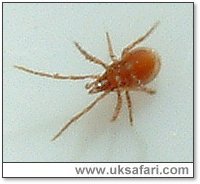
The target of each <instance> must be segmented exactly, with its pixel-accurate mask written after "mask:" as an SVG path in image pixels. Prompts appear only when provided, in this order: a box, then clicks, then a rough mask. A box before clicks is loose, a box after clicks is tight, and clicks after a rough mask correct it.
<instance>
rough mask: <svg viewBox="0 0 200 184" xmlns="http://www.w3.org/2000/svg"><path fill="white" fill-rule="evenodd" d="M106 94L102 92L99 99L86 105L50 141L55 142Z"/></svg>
mask: <svg viewBox="0 0 200 184" xmlns="http://www.w3.org/2000/svg"><path fill="white" fill-rule="evenodd" d="M107 94H108V92H104V93H103V94H102V95H100V96H99V97H97V98H96V100H94V101H93V102H92V103H91V104H90V105H88V106H87V107H86V108H84V109H83V110H82V111H81V112H79V113H78V114H76V115H75V116H74V117H72V119H71V120H70V121H69V122H67V123H66V124H65V125H64V126H63V127H62V128H61V130H60V131H59V132H58V133H57V134H56V135H55V136H54V137H53V139H52V141H54V140H56V139H57V138H58V137H59V136H60V135H61V134H62V133H63V132H64V131H65V130H66V129H67V128H68V127H69V125H71V124H72V123H73V122H75V121H77V120H78V119H79V118H80V117H81V116H83V115H84V114H85V113H87V112H88V111H89V110H91V109H92V108H93V107H94V105H95V104H96V103H97V102H98V101H100V100H101V99H103V98H104V97H105V96H106V95H107Z"/></svg>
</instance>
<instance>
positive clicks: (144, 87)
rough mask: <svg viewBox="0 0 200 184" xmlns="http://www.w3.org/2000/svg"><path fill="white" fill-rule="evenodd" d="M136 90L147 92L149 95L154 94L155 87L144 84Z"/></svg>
mask: <svg viewBox="0 0 200 184" xmlns="http://www.w3.org/2000/svg"><path fill="white" fill-rule="evenodd" d="M138 90H140V91H143V92H145V93H148V94H149V95H154V94H155V93H156V90H155V89H151V88H147V87H146V86H140V87H139V88H138Z"/></svg>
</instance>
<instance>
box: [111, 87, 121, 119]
mask: <svg viewBox="0 0 200 184" xmlns="http://www.w3.org/2000/svg"><path fill="white" fill-rule="evenodd" d="M121 108H122V96H121V92H120V91H119V90H118V91H117V105H116V107H115V111H114V113H113V116H112V119H111V121H115V120H116V119H117V117H118V116H119V113H120V111H121Z"/></svg>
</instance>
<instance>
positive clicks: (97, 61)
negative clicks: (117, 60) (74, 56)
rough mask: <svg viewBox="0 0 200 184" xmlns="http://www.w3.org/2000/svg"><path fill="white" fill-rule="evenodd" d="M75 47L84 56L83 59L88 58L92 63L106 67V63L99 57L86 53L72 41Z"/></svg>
mask: <svg viewBox="0 0 200 184" xmlns="http://www.w3.org/2000/svg"><path fill="white" fill-rule="evenodd" d="M74 44H75V46H76V48H77V49H78V50H79V51H80V53H81V54H83V55H84V56H85V59H87V60H89V61H90V62H92V63H95V64H98V65H101V66H103V67H104V68H105V69H106V68H107V67H108V65H107V64H105V63H104V62H103V61H101V60H100V59H98V58H96V57H95V56H92V55H91V54H89V53H87V51H85V50H84V49H83V48H82V47H81V46H80V45H79V44H78V43H77V42H74Z"/></svg>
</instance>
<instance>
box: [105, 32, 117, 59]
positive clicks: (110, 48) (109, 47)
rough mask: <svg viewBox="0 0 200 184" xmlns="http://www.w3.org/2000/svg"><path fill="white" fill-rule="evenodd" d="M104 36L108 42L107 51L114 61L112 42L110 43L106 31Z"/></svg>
mask: <svg viewBox="0 0 200 184" xmlns="http://www.w3.org/2000/svg"><path fill="white" fill-rule="evenodd" d="M106 38H107V42H108V51H109V55H110V58H111V60H112V61H116V55H115V54H114V52H113V48H112V43H111V39H110V36H109V33H108V32H106Z"/></svg>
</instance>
